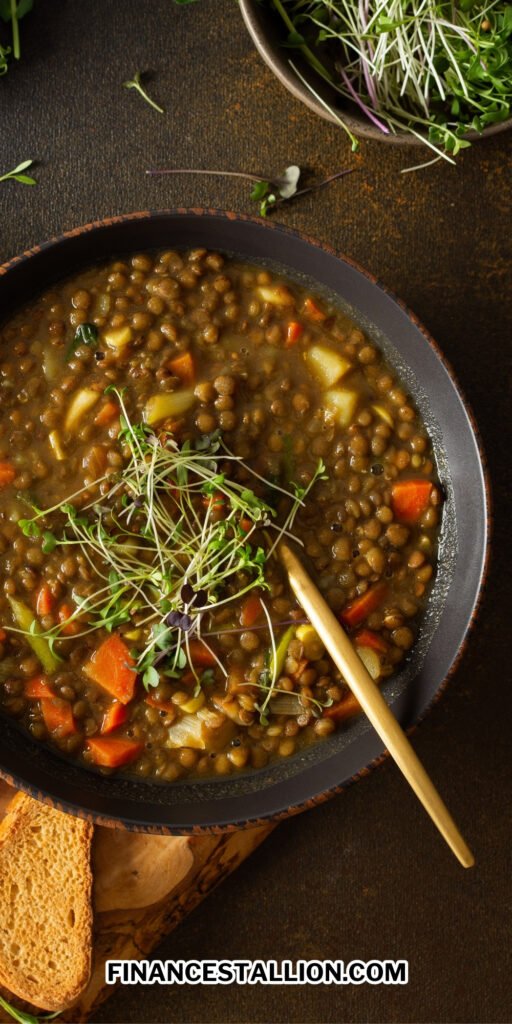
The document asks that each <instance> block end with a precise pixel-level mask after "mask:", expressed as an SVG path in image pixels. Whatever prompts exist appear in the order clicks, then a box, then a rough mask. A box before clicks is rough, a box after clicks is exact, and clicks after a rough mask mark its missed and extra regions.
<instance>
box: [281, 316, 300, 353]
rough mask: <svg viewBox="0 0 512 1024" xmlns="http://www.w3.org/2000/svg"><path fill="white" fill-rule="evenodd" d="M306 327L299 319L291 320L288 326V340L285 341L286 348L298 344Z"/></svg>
mask: <svg viewBox="0 0 512 1024" xmlns="http://www.w3.org/2000/svg"><path fill="white" fill-rule="evenodd" d="M303 333H304V328H303V326H302V324H299V323H298V321H297V320H290V323H289V324H288V326H287V328H286V340H285V343H284V347H285V348H293V346H294V345H296V344H297V342H298V340H299V338H300V337H301V336H302V335H303Z"/></svg>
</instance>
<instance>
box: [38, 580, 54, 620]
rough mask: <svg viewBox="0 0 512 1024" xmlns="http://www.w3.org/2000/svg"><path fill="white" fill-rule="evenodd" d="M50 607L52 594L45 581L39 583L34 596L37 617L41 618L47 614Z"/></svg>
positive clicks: (51, 606) (51, 605)
mask: <svg viewBox="0 0 512 1024" xmlns="http://www.w3.org/2000/svg"><path fill="white" fill-rule="evenodd" d="M52 608H53V594H52V592H51V590H50V588H49V586H48V584H47V583H46V582H45V583H41V586H40V587H39V590H38V591H37V597H36V615H38V616H39V618H42V617H43V615H49V614H50V612H51V610H52Z"/></svg>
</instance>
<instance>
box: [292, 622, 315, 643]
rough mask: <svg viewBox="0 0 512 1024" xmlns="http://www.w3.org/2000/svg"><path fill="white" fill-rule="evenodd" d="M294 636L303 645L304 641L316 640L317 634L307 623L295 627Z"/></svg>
mask: <svg viewBox="0 0 512 1024" xmlns="http://www.w3.org/2000/svg"><path fill="white" fill-rule="evenodd" d="M295 636H296V637H297V640H300V642H301V644H303V643H304V642H305V641H306V640H311V639H316V637H317V636H318V633H317V631H316V629H314V628H313V626H311V625H310V624H309V622H306V623H304V624H303V625H302V626H297V629H296V632H295Z"/></svg>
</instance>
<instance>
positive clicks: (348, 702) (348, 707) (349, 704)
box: [323, 679, 382, 722]
mask: <svg viewBox="0 0 512 1024" xmlns="http://www.w3.org/2000/svg"><path fill="white" fill-rule="evenodd" d="M381 682H382V679H378V680H377V685H380V683H381ZM360 711H361V705H360V703H359V701H358V699H357V697H354V694H353V693H347V695H346V696H345V697H343V699H342V700H339V701H337V703H336V704H331V706H330V707H329V708H324V711H323V717H324V718H332V719H334V721H335V722H343V721H344V720H345V719H346V718H352V716H353V715H358V714H359V713H360Z"/></svg>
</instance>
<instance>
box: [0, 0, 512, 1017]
mask: <svg viewBox="0 0 512 1024" xmlns="http://www.w3.org/2000/svg"><path fill="white" fill-rule="evenodd" d="M21 27H22V46H23V60H22V62H21V63H20V64H19V65H18V66H16V67H15V68H13V69H12V70H11V71H10V72H9V74H8V75H7V76H6V77H5V78H4V79H2V80H1V81H0V98H1V115H0V117H1V121H0V131H1V140H2V144H1V150H0V152H1V165H2V166H1V171H2V172H3V171H6V170H8V169H10V168H11V167H13V166H14V165H15V164H16V163H18V162H19V161H21V160H23V159H26V158H28V157H32V158H34V159H35V160H37V161H38V166H37V167H36V169H35V175H36V177H37V179H38V186H37V188H24V187H23V186H21V185H16V184H11V183H6V184H2V185H0V256H1V257H2V258H5V259H6V258H8V257H10V256H12V255H14V254H16V253H18V252H20V251H21V250H22V249H24V248H27V247H28V246H30V245H32V244H33V243H36V242H40V241H42V240H43V239H46V238H48V237H50V236H51V235H53V234H56V233H58V232H60V231H61V230H63V229H67V228H72V227H74V226H75V225H78V224H81V223H83V222H86V221H90V220H92V219H95V218H98V217H102V216H108V215H110V214H115V213H121V212H127V211H130V210H137V209H142V208H146V207H153V208H157V207H165V206H178V205H179V206H186V205H190V206H198V205H205V206H216V207H220V208H227V209H235V210H242V211H247V210H248V209H249V208H250V203H249V201H248V189H247V187H246V186H245V185H244V184H243V183H239V182H236V181H229V182H224V181H221V180H219V179H215V178H212V179H200V178H197V179H196V178H190V179H181V180H177V179H173V180H170V179H168V178H167V179H165V178H164V179H159V180H156V179H153V180H150V179H148V178H146V177H145V176H144V170H145V168H146V167H150V166H159V165H160V166H175V167H177V166H182V167H192V166H196V167H224V168H230V169H233V170H236V169H243V170H251V171H256V172H258V173H260V172H263V173H271V172H276V171H279V170H280V169H281V168H282V167H284V166H285V165H286V164H287V163H298V164H300V165H301V166H302V167H307V168H310V169H311V171H312V172H314V175H315V176H319V177H320V176H325V175H327V174H329V173H332V172H334V171H335V170H338V169H340V168H342V167H344V166H351V165H353V164H354V163H357V166H358V168H359V170H358V173H357V174H354V175H351V176H350V177H348V178H346V179H345V180H342V181H340V182H338V183H336V184H335V185H333V186H332V187H330V188H329V189H326V190H325V191H323V192H321V193H318V194H317V195H315V196H313V197H308V198H306V199H304V200H300V201H298V202H297V203H296V204H294V205H290V206H289V208H285V209H283V210H282V211H280V219H281V220H282V221H283V222H285V223H286V224H288V225H291V226H295V227H298V228H301V229H303V230H305V231H306V232H309V233H311V234H315V235H317V236H318V237H319V238H321V239H322V240H325V241H327V242H329V243H331V244H332V245H334V246H336V247H338V248H339V249H340V250H342V251H344V252H345V253H347V254H348V255H349V256H351V257H352V258H354V259H356V260H357V261H359V262H360V263H362V264H363V265H364V266H366V267H367V268H368V269H369V270H371V271H372V272H373V273H375V274H377V275H378V276H379V277H380V278H381V279H382V280H383V281H384V282H385V283H386V284H387V285H389V286H390V287H391V288H392V289H393V290H394V291H395V292H397V293H398V294H399V295H400V296H401V297H402V298H403V299H404V300H405V301H406V302H407V303H408V304H409V305H410V306H411V307H412V308H413V309H414V310H415V311H416V312H417V313H418V315H419V316H420V317H421V318H422V319H423V321H424V322H425V323H426V324H427V326H428V327H429V328H430V330H431V331H432V333H433V334H434V336H435V337H436V339H437V341H438V342H439V344H440V345H441V347H442V348H443V350H444V352H445V354H446V356H447V357H448V359H449V360H450V361H451V362H452V364H453V365H454V367H455V369H456V372H457V374H458V377H459V379H460V382H461V384H462V386H463V388H464V390H465V392H466V394H467V395H468V397H469V399H470V401H471V403H472V405H473V408H474V410H475V413H476V416H477V418H478V421H479V424H480V427H481V431H482V433H483V437H484V442H485V445H486V448H487V453H488V456H489V461H490V465H491V472H492V476H493V486H494V500H495V508H496V513H497V517H498V523H497V525H496V529H495V536H494V551H495V558H494V568H493V572H492V573H491V579H490V583H489V587H488V590H487V595H486V600H485V602H484V606H483V609H482V612H481V614H480V617H479V620H478V623H477V626H476V629H475V632H474V634H473V636H472V638H471V643H470V645H469V650H468V651H467V653H466V655H465V658H464V660H463V662H462V665H461V666H460V668H459V670H458V672H457V674H456V676H455V678H454V679H453V680H452V682H451V684H450V686H449V689H448V691H447V692H446V694H445V696H444V697H443V699H442V701H440V703H439V704H438V705H437V706H436V707H435V708H434V710H433V711H432V713H431V714H430V715H429V716H428V719H427V720H426V721H425V722H424V724H423V725H422V726H421V729H420V730H419V731H418V733H417V734H416V736H415V740H414V743H415V746H416V749H417V750H418V752H419V754H420V756H421V758H422V759H423V760H424V763H425V765H426V767H427V769H428V770H429V771H430V772H431V774H432V776H433V777H434V779H435V780H436V781H437V783H438V785H439V788H440V790H441V791H442V792H443V794H444V795H445V796H446V798H447V799H448V800H449V803H450V806H451V808H452V810H453V812H454V814H455V816H456V818H457V819H458V821H459V822H460V823H461V826H462V828H463V831H464V832H465V834H466V836H467V838H468V841H469V843H470V845H471V846H472V847H473V849H474V851H475V854H476V857H477V867H476V868H475V869H474V870H473V871H470V872H464V871H463V870H462V869H461V868H459V866H458V865H457V863H456V862H455V860H454V858H453V857H452V856H451V855H450V854H449V852H448V851H447V849H446V847H445V846H444V844H443V843H442V842H441V840H440V839H439V837H438V836H437V834H436V833H435V831H434V828H433V826H432V825H431V824H430V822H429V821H428V820H427V818H426V817H425V815H424V813H423V812H422V810H421V809H420V807H419V805H418V803H417V802H416V800H415V798H414V797H413V796H412V794H411V792H410V791H409V790H408V788H407V786H406V784H405V783H404V782H403V780H402V778H401V777H400V774H399V772H398V770H397V769H396V768H395V767H394V765H393V764H390V763H387V764H385V765H384V766H383V767H381V768H380V769H379V770H377V771H375V772H373V774H372V775H371V776H370V777H369V778H367V779H365V780H364V781H362V782H360V783H359V784H358V785H356V786H353V787H351V788H350V789H349V790H348V791H347V792H346V793H345V794H344V795H343V796H341V797H338V798H337V799H335V800H332V801H331V802H330V803H328V804H325V805H324V806H322V807H320V808H318V809H316V810H314V811H312V812H309V813H308V814H307V815H303V816H301V817H298V818H294V819H292V820H290V821H288V822H287V823H285V824H282V825H281V826H280V827H279V828H278V829H277V830H276V831H275V832H274V834H273V835H272V836H271V838H270V839H269V840H268V841H267V842H266V843H265V844H264V846H263V847H262V848H261V849H260V850H259V851H258V852H257V853H256V854H255V855H254V856H253V857H252V858H251V859H250V860H249V861H247V862H246V864H245V865H244V866H243V867H242V868H241V869H240V870H239V871H237V872H236V874H235V875H234V876H232V877H231V878H230V879H229V880H228V881H227V882H226V883H225V884H223V885H222V887H221V888H219V889H217V891H216V892H215V893H214V894H213V895H212V896H211V897H210V898H209V899H208V900H207V901H206V902H205V903H203V904H202V906H201V907H200V908H199V909H198V910H196V911H195V912H194V913H193V914H192V915H191V917H190V918H188V920H187V921H186V922H185V923H184V924H183V925H182V926H181V927H180V928H179V929H178V931H177V932H175V933H174V934H173V935H172V936H171V937H170V938H169V939H168V940H167V941H166V942H165V944H164V946H163V947H162V949H161V950H160V954H161V955H162V956H163V957H170V958H179V957H184V958H196V957H197V958H202V957H215V958H220V957H233V958H236V957H240V956H243V957H250V958H256V957H264V958H270V957H274V958H276V959H278V960H280V959H282V958H291V959H297V958H301V957H305V958H309V957H320V958H330V957H331V958H338V957H341V958H345V959H351V958H354V957H361V958H363V959H368V958H374V957H405V958H408V959H409V963H410V982H409V985H408V986H406V987H404V988H400V987H396V986H395V987H393V986H392V987H389V988H384V987H369V986H362V987H353V988H345V989H335V988H327V987H319V988H317V987H313V986H311V987H307V988H286V989H283V988H262V987H256V988H236V989H233V988H223V987H219V988H213V987H208V988H204V989H202V990H201V989H199V988H197V987H188V988H187V987H185V988H179V989H167V990H166V989H165V988H159V987H154V988H150V987H148V988H146V989H141V988H139V989H130V988H127V989H125V990H124V991H118V992H117V993H116V994H115V995H114V996H113V997H112V998H111V999H110V1001H109V1002H108V1003H107V1004H105V1006H104V1007H103V1008H102V1009H101V1012H99V1013H98V1015H97V1020H98V1021H119V1022H120V1021H126V1022H128V1021H144V1022H157V1021H158V1022H160V1021H167V1020H171V1021H176V1022H189V1021H190V1022H192V1021H197V1022H207V1021H215V1022H217V1021H219V1022H220V1021H240V1022H244V1024H245V1022H249V1021H251V1022H267V1021H280V1022H281V1021H283V1022H284V1021H289V1022H308V1024H309V1022H311V1024H317V1022H323V1021H325V1022H356V1021H369V1022H406V1021H409V1022H436V1024H441V1022H449V1024H452V1022H453V1024H455V1022H457V1024H458V1022H484V1021H486V1022H487V1021H488V1022H509V1021H510V1020H511V1019H512V1008H511V999H510V995H511V992H510V978H511V962H510V911H511V907H510V878H511V870H510V860H509V857H510V846H511V830H510V817H511V804H512V800H511V796H512V787H511V771H510V768H511V758H510V750H511V740H510V735H511V712H512V688H511V686H510V660H511V654H510V649H511V648H510V626H509V619H508V614H507V612H508V610H509V609H510V601H508V608H507V598H510V589H509V586H508V575H509V573H510V559H509V560H508V570H507V566H506V556H507V555H508V552H509V546H508V545H509V542H508V541H507V540H506V537H505V529H507V530H508V527H509V519H510V517H509V515H508V514H507V512H506V510H507V508H509V507H510V506H509V502H510V491H509V490H508V492H507V480H506V457H507V453H508V443H506V442H505V423H506V414H507V411H508V404H509V403H508V402H507V397H506V390H505V388H506V385H505V376H504V373H503V370H502V361H503V359H504V358H506V355H507V351H508V350H509V348H510V337H511V327H512V300H511V275H510V268H511V263H510V259H511V252H510V237H511V226H512V225H511V218H510V212H511V205H510V199H511V176H510V172H511V169H512V161H511V156H512V135H511V134H504V135H501V136H496V137H494V138H493V139H489V140H486V141H484V142H480V143H478V144H477V145H475V146H474V148H472V149H471V150H469V151H467V152H466V153H464V155H463V158H462V159H460V161H459V163H458V165H457V167H456V168H451V167H449V166H445V165H444V164H443V165H440V164H438V165H436V166H435V167H433V168H431V169H429V170H427V171H424V172H421V173H420V174H409V175H400V173H399V171H400V168H401V167H402V166H404V161H407V160H409V158H410V156H411V154H410V153H409V152H408V153H407V154H406V155H405V157H404V154H403V152H402V151H400V150H399V149H397V148H395V147H388V146H385V145H379V144H372V145H369V144H367V145H364V146H363V147H362V148H361V154H360V156H359V157H358V158H354V156H353V155H352V154H351V153H350V152H349V150H348V147H347V145H346V142H345V140H344V137H343V135H342V134H341V132H340V131H339V130H337V129H336V128H335V127H333V126H330V125H327V124H326V123H324V122H323V121H320V120H319V119H317V118H316V117H315V116H313V115H312V114H310V113H309V112H308V111H307V110H306V109H304V108H303V107H301V106H300V105H299V104H298V103H297V102H296V101H295V100H293V99H292V98H291V97H289V96H288V94H287V93H286V92H285V91H284V90H283V88H282V87H281V86H280V85H279V84H278V83H277V82H276V81H275V80H274V79H273V77H272V75H271V74H270V72H269V71H267V69H266V68H265V67H264V65H263V64H262V63H261V61H260V58H259V57H258V56H257V54H256V52H255V51H254V50H253V47H252V45H251V42H250V39H249V38H248V36H247V34H246V32H245V29H244V27H243V24H242V21H241V17H240V14H239V12H238V10H237V5H236V2H235V0H201V2H199V3H198V4H193V5H191V6H185V7H176V6H175V5H174V4H173V3H172V0H146V2H145V3H139V2H136V0H65V2H63V3H55V2H49V0H36V4H35V10H34V12H33V13H32V14H31V15H30V16H29V17H27V18H26V20H24V21H23V22H22V26H21ZM137 68H140V69H152V71H153V72H154V78H153V81H152V84H151V92H152V94H153V95H154V96H155V98H157V99H158V100H159V101H160V102H161V103H162V105H163V106H165V108H166V114H165V116H164V117H162V116H160V115H159V114H158V113H155V112H154V111H152V110H150V109H149V108H148V107H147V106H146V105H145V104H144V103H143V102H142V100H141V99H140V98H139V97H138V96H137V95H135V94H134V93H133V92H130V93H128V92H126V91H125V90H124V89H122V88H121V83H122V82H123V81H124V80H125V79H126V78H129V77H131V76H132V75H133V73H134V71H135V70H136V69H137ZM413 155H414V157H416V151H413ZM418 157H419V159H421V153H419V154H418ZM507 502H508V504H507Z"/></svg>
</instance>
